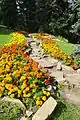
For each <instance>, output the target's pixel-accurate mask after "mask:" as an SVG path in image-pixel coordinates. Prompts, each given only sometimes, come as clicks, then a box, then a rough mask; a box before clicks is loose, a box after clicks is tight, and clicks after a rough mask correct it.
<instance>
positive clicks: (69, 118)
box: [50, 101, 80, 120]
mask: <svg viewBox="0 0 80 120" xmlns="http://www.w3.org/2000/svg"><path fill="white" fill-rule="evenodd" d="M50 120H80V105H75V104H73V103H71V102H69V101H64V102H60V103H59V104H58V105H57V107H56V109H55V111H54V112H53V114H52V118H51V119H50Z"/></svg>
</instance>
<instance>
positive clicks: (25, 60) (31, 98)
mask: <svg viewBox="0 0 80 120" xmlns="http://www.w3.org/2000/svg"><path fill="white" fill-rule="evenodd" d="M25 47H26V43H25V42H23V40H22V42H21V44H19V43H17V42H16V43H15V44H12V45H11V46H6V47H3V48H2V49H1V50H0V97H3V96H6V95H8V96H10V97H11V98H13V97H15V98H19V99H21V100H23V98H24V100H25V101H26V104H34V105H35V104H36V105H42V104H43V102H44V101H46V99H47V98H48V97H49V96H50V92H48V91H47V90H46V88H47V84H48V83H49V74H48V72H47V70H44V69H43V68H42V66H40V65H39V64H38V63H37V62H35V61H34V60H33V59H31V58H30V57H29V56H28V55H27V54H25V53H24V50H25Z"/></svg>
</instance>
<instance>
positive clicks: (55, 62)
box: [47, 57, 58, 67]
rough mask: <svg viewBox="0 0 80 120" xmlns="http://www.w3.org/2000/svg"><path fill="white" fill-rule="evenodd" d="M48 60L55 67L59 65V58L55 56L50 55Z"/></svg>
mask: <svg viewBox="0 0 80 120" xmlns="http://www.w3.org/2000/svg"><path fill="white" fill-rule="evenodd" d="M47 60H48V61H50V62H51V63H52V64H53V67H55V66H57V64H58V60H56V59H54V58H51V57H48V58H47Z"/></svg>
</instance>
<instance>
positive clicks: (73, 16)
mask: <svg viewBox="0 0 80 120" xmlns="http://www.w3.org/2000/svg"><path fill="white" fill-rule="evenodd" d="M0 21H1V24H3V25H6V26H7V27H8V28H9V29H14V30H25V31H27V32H48V33H51V34H54V35H62V36H64V37H66V38H68V39H69V40H70V42H74V43H75V42H77V41H79V39H80V0H70V1H68V0H1V1H0Z"/></svg>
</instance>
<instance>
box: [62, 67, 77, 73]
mask: <svg viewBox="0 0 80 120" xmlns="http://www.w3.org/2000/svg"><path fill="white" fill-rule="evenodd" d="M62 70H63V72H64V74H72V73H75V71H74V70H73V69H72V68H71V67H70V66H66V65H62Z"/></svg>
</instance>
